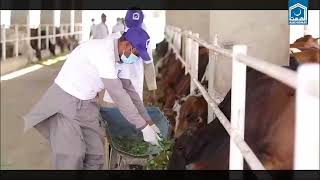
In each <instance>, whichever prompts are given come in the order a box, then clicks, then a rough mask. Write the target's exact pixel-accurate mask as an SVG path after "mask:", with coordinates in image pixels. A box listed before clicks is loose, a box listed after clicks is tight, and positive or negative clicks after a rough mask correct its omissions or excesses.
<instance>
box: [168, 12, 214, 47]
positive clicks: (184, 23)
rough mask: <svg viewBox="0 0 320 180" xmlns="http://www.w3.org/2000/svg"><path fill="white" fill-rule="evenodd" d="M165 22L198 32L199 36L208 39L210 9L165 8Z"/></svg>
mask: <svg viewBox="0 0 320 180" xmlns="http://www.w3.org/2000/svg"><path fill="white" fill-rule="evenodd" d="M166 24H167V25H174V26H177V27H180V28H182V29H184V30H191V31H192V32H197V33H199V34H200V38H202V39H204V40H207V41H208V40H209V38H210V36H209V30H210V11H209V10H201V11H200V10H184V11H182V10H179V11H177V10H167V11H166Z"/></svg>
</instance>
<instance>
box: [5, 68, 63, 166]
mask: <svg viewBox="0 0 320 180" xmlns="http://www.w3.org/2000/svg"><path fill="white" fill-rule="evenodd" d="M62 63H63V62H58V63H56V64H53V65H51V66H45V67H43V68H41V69H39V70H36V71H34V72H30V73H28V74H25V75H23V76H20V77H17V78H14V79H11V80H7V81H1V167H0V169H52V165H51V158H50V154H49V144H48V142H47V141H46V140H45V139H44V138H43V137H42V136H41V135H40V134H39V133H38V132H37V131H36V130H35V129H31V130H29V131H27V132H26V133H24V132H23V127H24V122H23V119H22V116H23V115H24V114H26V113H27V112H28V111H29V110H30V109H31V107H32V106H33V105H34V104H35V103H36V102H37V101H38V100H39V99H40V97H41V96H42V94H43V93H44V92H45V91H46V89H47V88H48V87H49V86H50V85H51V84H52V83H53V80H54V78H55V77H56V75H57V74H58V72H59V70H60V68H61V66H62Z"/></svg>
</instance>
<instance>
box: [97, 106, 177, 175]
mask: <svg viewBox="0 0 320 180" xmlns="http://www.w3.org/2000/svg"><path fill="white" fill-rule="evenodd" d="M146 109H147V112H148V114H149V115H150V117H151V119H152V121H153V122H154V123H155V124H156V125H157V126H158V128H159V129H160V132H161V135H162V137H164V138H166V137H169V132H170V131H169V130H170V128H171V127H170V124H169V121H168V120H167V119H166V117H165V116H164V115H163V113H162V112H161V111H160V109H159V108H158V107H146ZM100 114H101V116H102V119H103V120H104V122H105V126H106V134H107V138H108V142H109V144H110V154H109V157H110V158H109V159H110V160H109V168H110V169H130V167H137V166H136V165H137V164H138V165H139V166H143V165H144V163H145V162H146V160H147V158H148V157H149V156H150V155H155V154H157V153H159V152H160V151H161V149H160V147H159V146H154V145H151V144H149V143H147V142H145V141H143V135H142V132H141V131H140V130H138V129H136V128H135V126H134V125H132V124H130V123H129V122H128V121H127V120H126V119H125V118H124V117H123V116H122V114H121V113H120V111H119V109H118V108H101V109H100ZM138 169H139V168H138Z"/></svg>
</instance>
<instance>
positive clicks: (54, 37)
mask: <svg viewBox="0 0 320 180" xmlns="http://www.w3.org/2000/svg"><path fill="white" fill-rule="evenodd" d="M52 28H53V29H52V35H53V39H52V43H53V44H54V45H55V44H56V26H55V25H53V26H52Z"/></svg>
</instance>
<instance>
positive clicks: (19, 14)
mask: <svg viewBox="0 0 320 180" xmlns="http://www.w3.org/2000/svg"><path fill="white" fill-rule="evenodd" d="M28 14H29V11H28V10H11V24H27V18H28Z"/></svg>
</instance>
